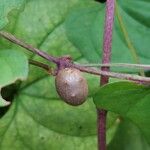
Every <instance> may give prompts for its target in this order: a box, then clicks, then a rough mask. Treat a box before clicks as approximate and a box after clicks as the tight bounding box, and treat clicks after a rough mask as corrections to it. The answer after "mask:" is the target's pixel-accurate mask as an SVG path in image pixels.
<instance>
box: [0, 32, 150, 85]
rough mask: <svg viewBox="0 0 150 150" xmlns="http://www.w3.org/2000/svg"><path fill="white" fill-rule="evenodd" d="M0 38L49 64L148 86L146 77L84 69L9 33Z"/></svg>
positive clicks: (2, 33) (0, 33)
mask: <svg viewBox="0 0 150 150" xmlns="http://www.w3.org/2000/svg"><path fill="white" fill-rule="evenodd" d="M0 36H1V37H3V38H5V39H7V40H9V41H11V42H13V43H15V44H17V45H19V46H21V47H23V48H25V49H27V50H29V51H30V52H33V53H35V54H37V55H39V56H41V57H43V58H45V59H46V60H48V61H49V62H53V63H55V64H57V65H58V64H60V63H63V64H64V65H65V66H68V67H75V68H77V69H79V70H80V71H82V72H87V73H90V74H95V75H103V76H108V77H112V78H118V79H125V80H131V81H139V82H142V83H143V84H150V78H148V77H141V76H138V75H130V74H123V73H115V72H108V71H102V70H96V69H93V68H89V67H84V66H82V65H81V64H80V65H79V64H73V63H70V62H68V61H65V59H64V60H62V59H60V58H57V57H53V56H50V55H49V54H47V53H46V52H43V51H41V50H39V49H37V48H34V47H32V46H31V45H28V44H26V43H24V42H23V41H21V40H19V39H18V38H16V37H15V36H13V35H11V34H10V33H7V32H3V31H0Z"/></svg>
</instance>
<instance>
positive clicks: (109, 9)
mask: <svg viewBox="0 0 150 150" xmlns="http://www.w3.org/2000/svg"><path fill="white" fill-rule="evenodd" d="M114 7H115V2H114V0H107V1H106V16H105V28H104V41H103V58H102V63H103V64H105V63H110V61H111V45H112V31H113V23H114ZM101 70H102V71H108V72H109V71H110V67H101ZM108 82H109V77H108V76H104V75H101V79H100V86H103V85H105V84H107V83H108ZM106 118H107V111H106V110H103V109H97V124H98V125H97V131H98V149H99V150H106V149H107V148H106V146H107V145H106Z"/></svg>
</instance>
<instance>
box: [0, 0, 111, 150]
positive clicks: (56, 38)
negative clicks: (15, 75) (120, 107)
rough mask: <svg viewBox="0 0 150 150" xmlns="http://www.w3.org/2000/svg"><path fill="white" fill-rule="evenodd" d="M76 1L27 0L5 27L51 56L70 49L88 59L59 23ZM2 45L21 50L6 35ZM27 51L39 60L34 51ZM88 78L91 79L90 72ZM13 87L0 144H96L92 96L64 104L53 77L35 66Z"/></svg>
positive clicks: (5, 149)
mask: <svg viewBox="0 0 150 150" xmlns="http://www.w3.org/2000/svg"><path fill="white" fill-rule="evenodd" d="M78 4H80V1H79V0H61V1H60V0H55V1H54V0H43V1H41V0H36V1H32V0H30V1H28V2H27V3H26V5H25V8H24V11H23V12H20V13H19V12H18V14H17V17H16V15H11V16H9V18H10V20H12V21H13V22H15V23H14V24H12V23H10V24H9V25H8V26H7V27H5V30H7V31H9V32H11V33H14V34H16V35H17V36H18V37H20V38H22V39H24V40H25V41H26V42H28V43H31V44H32V45H34V46H36V47H38V48H41V49H42V50H45V51H48V52H49V53H50V54H53V55H55V56H61V55H65V54H70V55H72V57H73V58H74V60H80V61H81V59H83V60H82V61H86V60H85V59H84V58H83V57H82V55H81V53H80V52H77V51H76V48H75V47H74V46H73V45H72V44H71V43H70V42H69V41H68V39H67V37H66V33H65V30H64V24H63V22H64V20H65V17H66V16H67V15H68V13H69V11H70V10H71V9H72V7H74V5H78ZM58 8H59V9H58ZM16 19H17V20H16ZM14 20H15V21H14ZM1 47H3V48H6V47H10V48H12V47H13V48H15V49H18V50H22V49H21V48H19V47H17V46H14V45H9V44H7V43H6V41H3V43H2V45H1ZM29 57H30V58H33V59H36V60H39V61H41V59H40V58H39V57H36V56H35V55H31V56H29ZM87 78H89V83H91V82H92V80H93V77H92V78H91V77H89V76H88V77H87ZM98 80H99V78H97V79H96V81H95V83H96V84H95V85H94V86H92V84H91V86H90V89H91V92H90V95H92V93H93V92H94V90H95V89H94V87H97V86H98V85H99V83H98V82H97V81H98ZM17 93H18V94H17V95H15V98H14V100H13V104H12V105H11V107H10V108H9V111H8V112H7V113H6V114H5V115H4V116H3V117H2V118H1V120H0V149H1V150H20V149H25V150H26V149H36V150H37V149H38V150H40V149H42V150H43V149H45V150H48V149H51V150H58V149H62V148H63V149H65V150H67V149H68V150H70V149H78V150H82V149H91V147H92V149H93V150H94V149H96V148H97V140H96V109H95V106H94V104H93V102H92V98H91V97H90V96H89V98H88V101H87V102H86V103H85V104H84V105H82V106H80V107H77V108H76V107H72V106H69V105H67V104H65V103H64V102H63V101H62V100H60V98H59V96H58V94H57V93H56V90H55V82H54V77H51V76H49V75H48V74H47V73H45V72H44V71H43V70H40V69H39V68H36V67H34V66H31V67H30V75H29V78H28V81H27V82H24V83H23V84H22V85H21V87H20V89H18V91H17ZM113 121H114V119H113ZM110 124H111V123H110ZM109 128H110V125H109Z"/></svg>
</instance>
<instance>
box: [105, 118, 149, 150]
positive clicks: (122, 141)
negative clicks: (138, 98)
mask: <svg viewBox="0 0 150 150" xmlns="http://www.w3.org/2000/svg"><path fill="white" fill-rule="evenodd" d="M118 124H119V125H118V130H117V132H116V134H115V136H114V138H113V140H112V141H111V142H110V143H109V145H108V148H107V149H108V150H149V149H150V146H149V145H148V143H147V142H146V140H145V138H144V136H143V135H142V134H141V132H140V130H139V129H138V128H137V127H136V126H135V125H134V124H133V123H132V122H131V121H129V120H126V119H122V118H120V119H119V120H118Z"/></svg>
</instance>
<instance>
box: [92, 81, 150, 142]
mask: <svg viewBox="0 0 150 150" xmlns="http://www.w3.org/2000/svg"><path fill="white" fill-rule="evenodd" d="M149 100H150V88H149V87H145V86H142V85H137V84H135V83H130V82H118V83H112V84H108V85H106V86H104V87H102V88H100V89H99V90H98V91H97V93H96V95H95V96H94V102H95V104H96V106H97V107H98V108H103V109H106V110H108V111H112V112H115V113H117V114H120V115H121V116H123V117H125V118H128V119H130V120H131V121H132V122H133V123H134V124H135V125H136V126H137V127H138V128H140V130H141V132H142V134H144V136H145V138H146V139H147V141H148V143H150V130H149V127H150V119H149V115H150V111H149V107H150V101H149Z"/></svg>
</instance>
